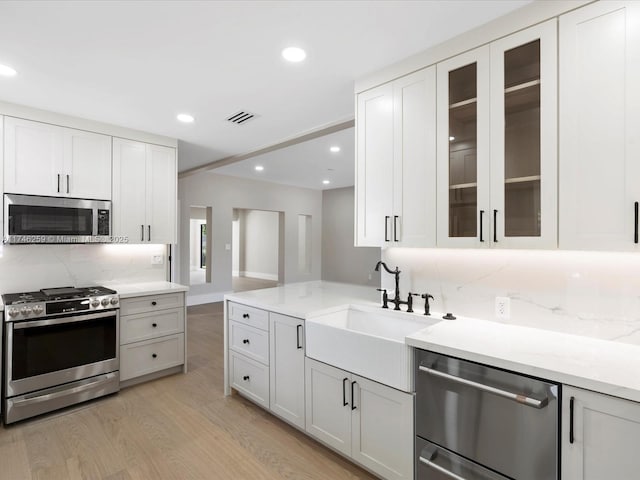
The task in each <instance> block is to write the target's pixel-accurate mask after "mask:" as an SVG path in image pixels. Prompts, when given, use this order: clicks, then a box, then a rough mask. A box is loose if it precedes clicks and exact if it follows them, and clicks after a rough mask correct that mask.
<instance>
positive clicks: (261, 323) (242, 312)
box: [228, 302, 269, 331]
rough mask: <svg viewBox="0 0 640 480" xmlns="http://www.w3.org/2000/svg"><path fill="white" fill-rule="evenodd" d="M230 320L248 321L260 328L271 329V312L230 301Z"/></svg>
mask: <svg viewBox="0 0 640 480" xmlns="http://www.w3.org/2000/svg"><path fill="white" fill-rule="evenodd" d="M228 308H229V312H228V314H229V320H235V321H236V322H241V323H246V324H247V325H251V326H252V327H256V328H259V329H260V330H266V331H269V312H267V311H266V310H260V309H259V308H253V307H247V306H246V305H240V304H239V303H233V302H229V304H228Z"/></svg>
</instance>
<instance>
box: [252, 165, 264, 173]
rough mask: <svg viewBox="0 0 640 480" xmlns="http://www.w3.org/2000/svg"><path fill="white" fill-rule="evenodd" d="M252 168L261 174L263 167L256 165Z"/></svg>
mask: <svg viewBox="0 0 640 480" xmlns="http://www.w3.org/2000/svg"><path fill="white" fill-rule="evenodd" d="M254 168H255V169H256V172H261V171H263V170H264V167H263V166H262V165H256V166H255V167H254Z"/></svg>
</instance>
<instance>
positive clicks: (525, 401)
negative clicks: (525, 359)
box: [418, 365, 549, 408]
mask: <svg viewBox="0 0 640 480" xmlns="http://www.w3.org/2000/svg"><path fill="white" fill-rule="evenodd" d="M418 370H420V371H421V372H425V373H427V374H429V375H433V376H434V377H439V378H442V379H444V380H449V381H450V382H456V383H461V384H463V385H466V386H468V387H471V388H475V389H477V390H480V391H483V392H487V393H492V394H494V395H498V396H499V397H504V398H507V399H509V400H513V401H514V402H517V403H520V404H522V405H527V406H528V407H533V408H544V407H546V406H547V404H548V403H549V399H548V398H546V397H545V398H543V399H542V400H538V399H536V398H532V397H527V396H526V395H521V394H518V393H513V392H509V391H507V390H502V389H500V388H494V387H491V386H489V385H485V384H483V383H478V382H474V381H472V380H467V379H466V378H460V377H457V376H455V375H449V374H448V373H444V372H440V371H438V370H434V369H433V368H427V367H423V366H422V365H420V366H419V367H418Z"/></svg>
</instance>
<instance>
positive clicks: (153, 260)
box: [151, 255, 164, 265]
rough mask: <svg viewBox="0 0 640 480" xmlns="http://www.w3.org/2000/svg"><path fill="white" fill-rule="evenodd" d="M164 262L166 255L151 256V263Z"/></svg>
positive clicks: (158, 263)
mask: <svg viewBox="0 0 640 480" xmlns="http://www.w3.org/2000/svg"><path fill="white" fill-rule="evenodd" d="M163 263H164V255H153V256H152V257H151V265H162V264H163Z"/></svg>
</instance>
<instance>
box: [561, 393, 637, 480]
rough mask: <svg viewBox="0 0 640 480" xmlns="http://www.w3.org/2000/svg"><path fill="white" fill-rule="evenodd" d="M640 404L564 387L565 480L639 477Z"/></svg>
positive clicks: (563, 463) (563, 447)
mask: <svg viewBox="0 0 640 480" xmlns="http://www.w3.org/2000/svg"><path fill="white" fill-rule="evenodd" d="M639 438H640V403H636V402H632V401H629V400H623V399H620V398H616V397H611V396H609V395H603V394H600V393H595V392H591V391H588V390H582V389H579V388H575V387H569V386H566V385H565V386H563V400H562V443H561V445H562V447H561V449H562V479H563V480H603V479H620V480H622V479H632V478H638V472H640V456H639V455H638V446H637V445H638V439H639Z"/></svg>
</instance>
